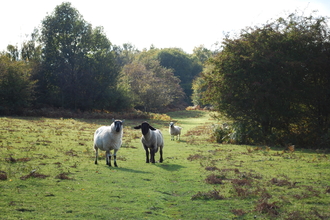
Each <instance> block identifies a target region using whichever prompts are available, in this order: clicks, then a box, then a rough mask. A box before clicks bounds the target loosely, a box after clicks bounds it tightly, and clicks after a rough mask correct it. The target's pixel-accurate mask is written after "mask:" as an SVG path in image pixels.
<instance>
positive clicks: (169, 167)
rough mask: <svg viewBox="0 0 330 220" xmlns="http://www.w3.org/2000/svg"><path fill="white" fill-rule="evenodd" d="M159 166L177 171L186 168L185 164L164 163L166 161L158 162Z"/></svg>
mask: <svg viewBox="0 0 330 220" xmlns="http://www.w3.org/2000/svg"><path fill="white" fill-rule="evenodd" d="M156 166H157V167H160V168H163V169H164V170H167V171H176V170H179V169H182V168H186V167H185V166H181V165H177V164H164V163H158V164H156Z"/></svg>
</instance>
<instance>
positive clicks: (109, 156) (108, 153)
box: [105, 151, 111, 167]
mask: <svg viewBox="0 0 330 220" xmlns="http://www.w3.org/2000/svg"><path fill="white" fill-rule="evenodd" d="M105 160H106V165H109V166H110V167H111V154H110V151H106V153H105Z"/></svg>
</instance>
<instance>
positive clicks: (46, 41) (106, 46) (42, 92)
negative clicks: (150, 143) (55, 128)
mask: <svg viewBox="0 0 330 220" xmlns="http://www.w3.org/2000/svg"><path fill="white" fill-rule="evenodd" d="M196 51H198V54H197V53H196V54H193V55H189V54H187V53H185V52H183V51H182V50H181V49H176V48H172V49H156V48H154V47H153V46H151V48H150V50H146V49H145V50H143V51H142V52H141V51H139V50H137V49H136V48H135V47H134V45H132V44H130V43H126V44H123V45H122V46H117V45H112V43H111V42H110V41H109V40H108V38H107V37H106V35H105V33H104V31H103V28H102V27H96V28H93V27H92V25H91V24H89V23H87V22H86V21H85V20H84V19H83V17H82V15H81V14H80V13H79V12H78V11H77V10H76V9H75V8H73V7H72V6H71V4H70V3H62V4H61V5H59V6H57V7H56V8H55V10H54V12H53V13H51V14H50V15H48V16H46V17H45V18H44V19H43V20H42V23H41V26H40V29H35V30H34V32H33V33H32V34H31V40H29V41H27V42H24V43H23V45H21V47H20V48H19V47H18V46H13V45H8V48H7V52H2V53H1V55H0V56H1V57H2V58H1V66H2V67H3V68H2V72H1V74H2V76H3V78H2V79H1V80H2V81H1V82H3V83H4V82H5V80H6V79H5V77H7V76H8V74H7V73H6V71H7V70H6V71H5V69H16V70H19V69H22V68H24V69H25V72H24V74H25V76H24V80H26V82H27V83H28V84H31V85H35V86H29V92H28V93H27V92H25V90H23V89H15V93H10V92H9V91H11V90H8V89H7V87H6V86H5V85H2V87H1V88H0V90H1V91H2V95H3V96H2V99H3V101H2V102H1V103H0V107H1V108H0V113H5V114H10V113H13V111H14V110H15V109H16V106H20V108H22V109H23V108H25V107H28V106H31V107H33V108H42V107H55V108H63V109H71V110H82V111H86V110H94V109H98V110H108V111H121V110H124V109H131V108H132V107H133V108H138V109H142V110H147V111H163V110H164V109H168V108H173V107H176V106H180V108H184V107H185V105H187V104H189V102H190V99H189V97H190V95H191V94H190V93H191V83H192V79H193V78H194V77H195V75H197V74H198V73H199V72H200V71H201V70H202V62H201V61H200V60H199V59H201V60H203V62H204V61H205V60H206V57H205V56H203V53H201V51H203V47H202V46H200V47H199V48H198V49H196ZM6 59H9V60H6ZM9 61H10V62H9ZM11 67H15V68H11ZM7 72H8V71H7ZM20 72H22V71H21V70H19V71H16V72H15V74H16V75H17V74H20V75H22V74H21V73H20ZM12 79H13V80H14V81H12V83H11V84H17V85H16V86H18V85H20V84H19V78H17V79H16V77H12ZM7 84H8V83H7ZM11 88H12V90H13V89H14V88H16V87H13V86H11ZM182 88H184V90H183V89H182ZM17 93H22V94H19V95H18V94H17ZM14 94H15V96H16V97H26V96H27V95H28V96H29V97H26V98H24V103H23V102H22V101H19V100H17V99H13V98H12V96H13V95H14ZM6 100H9V101H6ZM20 100H22V98H20ZM15 112H17V111H16V110H15Z"/></svg>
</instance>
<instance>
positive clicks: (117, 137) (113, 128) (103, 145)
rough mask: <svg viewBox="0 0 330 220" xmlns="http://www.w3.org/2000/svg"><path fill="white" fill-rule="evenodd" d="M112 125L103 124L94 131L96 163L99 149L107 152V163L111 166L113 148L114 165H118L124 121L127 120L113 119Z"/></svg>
mask: <svg viewBox="0 0 330 220" xmlns="http://www.w3.org/2000/svg"><path fill="white" fill-rule="evenodd" d="M112 121H113V122H112V124H111V125H110V126H102V127H100V128H98V129H97V130H96V131H95V133H94V146H93V147H94V150H95V164H97V158H98V149H100V150H103V151H105V152H106V155H105V157H106V164H107V165H109V166H111V153H110V151H111V150H113V151H114V153H113V158H114V165H115V167H117V157H116V156H117V151H118V150H119V148H120V147H121V144H122V137H123V122H124V121H125V120H122V121H121V120H115V119H112Z"/></svg>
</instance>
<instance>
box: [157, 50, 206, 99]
mask: <svg viewBox="0 0 330 220" xmlns="http://www.w3.org/2000/svg"><path fill="white" fill-rule="evenodd" d="M157 59H158V60H159V62H160V65H161V66H163V67H166V68H168V69H173V72H174V75H175V76H177V77H178V78H179V79H180V80H181V83H180V85H181V87H182V88H183V90H184V92H185V94H186V97H187V98H186V101H187V102H191V100H190V97H191V95H192V81H193V79H194V78H195V77H196V76H197V75H198V74H199V73H200V72H201V71H202V64H201V63H200V62H198V61H197V60H196V59H194V58H192V57H191V55H189V54H186V53H185V52H183V51H182V50H181V49H178V48H167V49H162V50H159V52H158V53H157Z"/></svg>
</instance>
